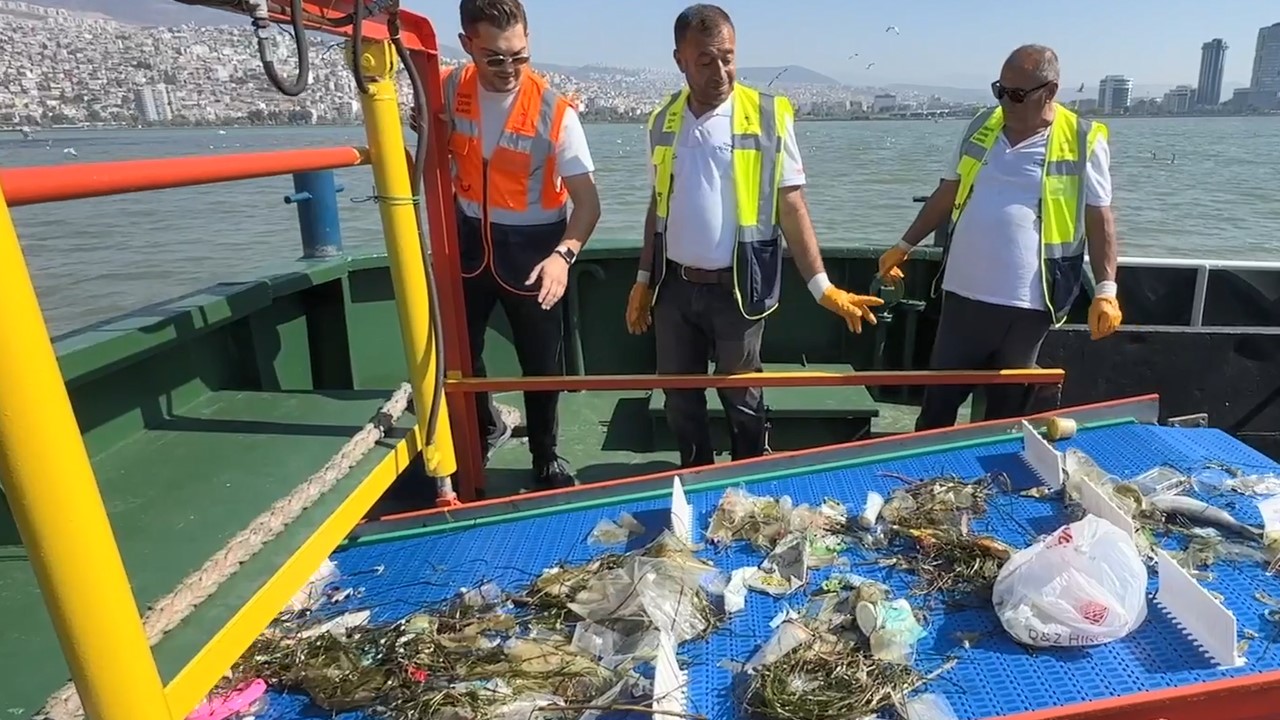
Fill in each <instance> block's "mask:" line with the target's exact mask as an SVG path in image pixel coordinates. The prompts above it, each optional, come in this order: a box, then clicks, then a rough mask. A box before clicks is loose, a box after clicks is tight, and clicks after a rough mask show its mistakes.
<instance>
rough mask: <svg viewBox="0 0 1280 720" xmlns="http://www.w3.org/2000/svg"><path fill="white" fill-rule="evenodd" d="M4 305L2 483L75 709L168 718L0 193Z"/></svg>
mask: <svg viewBox="0 0 1280 720" xmlns="http://www.w3.org/2000/svg"><path fill="white" fill-rule="evenodd" d="M0 308H3V309H4V310H3V312H4V327H3V329H0V479H2V480H3V482H4V492H5V495H6V496H7V497H8V500H9V507H10V508H11V509H12V511H13V516H14V520H15V522H16V524H17V526H18V532H19V534H20V535H21V536H22V544H23V545H25V546H26V548H27V553H28V557H29V558H30V560H31V566H32V568H33V569H34V571H35V575H36V580H37V581H38V582H39V583H40V592H41V594H42V595H43V596H44V602H45V606H46V607H47V608H48V610H49V616H50V619H52V621H53V626H54V629H55V630H56V631H57V633H58V641H59V643H60V644H61V645H62V655H63V657H65V658H66V660H67V665H68V666H69V667H70V669H71V677H72V679H73V680H74V681H75V684H76V689H77V691H78V692H79V694H80V700H81V702H82V703H83V705H84V709H85V712H86V714H87V715H88V717H90V718H93V720H169V716H170V713H169V705H168V702H167V701H166V699H165V694H164V686H163V685H162V684H161V682H160V673H159V671H157V669H156V664H155V659H154V658H153V657H152V655H151V647H150V645H149V644H148V643H147V636H146V633H145V632H144V631H143V628H142V618H141V617H139V615H138V606H137V603H136V601H135V600H134V597H133V591H132V589H131V588H130V587H129V578H128V576H127V575H126V574H125V569H124V561H123V560H122V559H121V558H120V550H119V548H118V547H117V546H116V540H115V535H114V534H113V533H112V531H111V523H110V521H109V520H108V519H107V510H106V507H105V506H104V505H103V503H102V495H101V493H100V492H99V491H98V483H97V480H96V479H95V478H94V475H93V466H92V465H90V463H89V453H88V451H87V450H85V447H84V441H83V440H82V439H81V436H80V432H79V430H78V428H79V425H78V424H77V423H76V416H75V412H74V411H73V410H72V408H71V398H70V397H69V396H68V395H67V389H66V384H65V383H64V381H63V377H62V372H61V370H60V369H59V367H58V358H57V355H56V354H55V353H54V349H53V342H52V341H51V340H50V339H49V329H48V327H47V326H46V325H45V322H44V316H43V315H42V314H41V311H40V302H39V299H38V298H37V297H36V291H35V287H34V285H32V282H31V275H30V273H29V272H28V271H27V264H26V258H25V257H24V256H23V253H22V247H21V246H20V245H19V244H18V232H17V230H16V229H15V228H14V226H13V218H12V216H11V215H10V214H9V207H8V204H7V203H6V202H5V200H4V193H3V191H2V190H0ZM73 430H74V431H75V432H74V434H73V433H72V432H71V431H73ZM51 433H55V434H56V436H55V435H51Z"/></svg>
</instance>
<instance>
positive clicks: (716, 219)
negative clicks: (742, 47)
mask: <svg viewBox="0 0 1280 720" xmlns="http://www.w3.org/2000/svg"><path fill="white" fill-rule="evenodd" d="M732 113H733V97H732V96H731V97H730V98H729V99H728V100H726V101H725V102H724V103H723V104H722V105H720V107H718V108H716V109H715V110H712V111H711V112H708V113H707V114H706V115H703V116H702V117H700V118H697V117H694V116H693V113H692V112H691V111H690V110H689V108H688V107H686V108H685V111H684V121H683V122H682V123H681V124H680V135H679V136H678V137H677V138H676V156H675V167H674V168H673V170H672V172H673V174H674V179H673V185H672V191H671V204H670V206H669V207H668V209H667V235H666V241H667V258H668V259H670V260H673V261H675V262H677V263H680V264H681V265H687V266H689V267H695V268H701V269H703V270H720V269H723V268H728V267H732V266H733V250H734V244H735V243H736V242H737V232H738V223H737V217H738V197H737V195H736V193H735V192H734V189H733V120H732V117H733V115H732ZM779 129H780V130H781V132H782V157H781V163H782V185H781V186H782V187H799V186H802V185H804V183H805V176H804V165H803V164H802V163H801V162H800V146H799V144H798V143H797V142H796V131H795V124H794V123H793V122H792V121H790V120H784V121H783V122H782V123H781V126H780V128H779ZM649 156H650V157H652V156H653V146H652V145H650V146H649ZM653 174H654V167H653V163H649V187H653Z"/></svg>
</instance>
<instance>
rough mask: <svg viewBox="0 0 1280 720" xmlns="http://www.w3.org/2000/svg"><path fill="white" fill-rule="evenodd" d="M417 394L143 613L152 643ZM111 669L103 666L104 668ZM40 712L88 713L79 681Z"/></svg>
mask: <svg viewBox="0 0 1280 720" xmlns="http://www.w3.org/2000/svg"><path fill="white" fill-rule="evenodd" d="M412 397H413V389H412V388H411V387H410V386H409V384H408V383H405V384H404V385H401V386H400V388H399V389H398V390H396V391H395V393H394V394H392V396H391V398H390V399H389V400H387V402H386V403H385V404H383V406H382V407H381V408H379V409H378V412H377V413H376V414H374V416H373V418H372V419H371V420H370V421H369V422H368V423H367V424H366V425H365V426H364V427H363V428H361V429H360V432H358V433H356V434H355V435H354V436H353V437H352V438H351V439H350V440H348V441H347V444H345V445H343V446H342V449H341V450H339V451H338V453H337V454H336V455H334V456H333V457H331V458H329V461H328V462H327V463H325V464H324V467H322V468H320V470H319V472H317V473H315V474H314V475H312V476H311V477H309V478H307V481H306V482H304V483H302V484H301V485H299V486H298V487H297V488H294V490H293V492H291V493H289V494H288V495H286V496H285V497H283V498H281V499H279V500H277V501H276V502H275V503H273V504H272V505H271V507H270V508H268V509H267V510H266V511H265V512H263V513H262V514H261V515H259V516H258V517H256V518H254V519H253V522H251V523H249V526H248V527H246V528H245V529H243V530H241V531H240V532H238V533H236V535H235V537H233V538H231V540H229V541H228V542H227V544H226V546H225V547H223V548H222V549H221V550H219V551H218V552H217V553H216V554H215V555H214V556H213V557H211V558H209V559H208V560H206V561H205V563H204V565H202V566H200V569H199V570H196V571H195V572H193V573H191V574H190V575H188V576H187V577H186V579H184V580H183V581H182V583H181V584H180V585H178V587H177V588H176V589H175V590H174V591H173V592H171V593H169V594H168V595H165V596H164V597H163V598H160V599H159V600H157V601H156V602H155V603H153V604H152V605H151V608H150V609H149V610H148V611H147V613H146V615H144V616H143V618H142V625H143V628H144V629H145V630H146V633H147V641H148V642H149V643H150V644H151V645H155V644H156V643H158V642H160V639H161V638H163V637H164V636H165V634H166V633H168V632H169V631H170V630H172V629H173V628H175V627H177V626H178V624H179V623H181V622H182V621H183V620H185V619H186V618H187V617H188V616H189V615H191V613H192V612H193V611H195V609H196V608H197V607H199V606H200V603H202V602H204V601H205V600H207V599H208V598H209V596H211V595H213V594H214V593H215V592H217V590H218V588H219V587H220V586H221V585H222V583H224V582H226V581H227V579H228V578H230V577H231V576H232V575H234V574H235V572H236V571H237V570H239V569H240V566H241V565H244V564H245V563H246V562H248V561H249V559H250V558H252V557H253V556H254V555H256V554H257V553H258V551H259V550H261V549H262V548H263V547H264V546H265V545H266V544H267V543H269V542H271V541H272V540H274V539H275V538H276V536H278V535H279V534H280V533H281V532H283V531H284V529H285V528H286V527H288V526H289V523H291V522H293V521H294V520H297V519H298V517H299V516H300V515H302V513H303V512H304V511H305V510H306V509H307V508H309V507H311V506H312V505H313V504H315V502H316V501H317V500H319V499H320V497H321V496H322V495H324V494H325V493H327V492H329V491H330V490H332V489H333V487H334V486H335V485H337V484H338V481H339V480H341V479H342V478H344V477H346V475H347V473H349V472H351V468H353V467H355V465H356V463H358V462H360V460H361V459H363V458H364V456H365V455H367V454H369V451H370V450H372V449H373V448H374V447H375V446H376V445H377V444H378V441H380V440H382V438H383V437H384V436H385V435H386V434H387V431H388V430H390V429H391V428H392V427H393V426H394V425H395V423H396V421H397V420H399V419H400V416H401V415H403V414H404V411H405V408H407V407H408V405H409V400H410V399H411V398H412ZM107 670H108V669H107V668H101V669H100V670H99V672H107ZM35 717H37V718H43V719H47V720H79V719H80V718H83V717H84V706H83V705H82V704H81V703H80V696H79V694H77V693H76V687H75V684H74V683H67V684H66V685H64V686H62V688H61V689H60V690H58V692H56V693H54V694H53V696H52V697H50V698H49V699H48V700H47V701H46V702H45V705H44V707H43V708H41V709H40V711H39V712H38V713H36V715H35Z"/></svg>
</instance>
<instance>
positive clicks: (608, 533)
mask: <svg viewBox="0 0 1280 720" xmlns="http://www.w3.org/2000/svg"><path fill="white" fill-rule="evenodd" d="M643 534H644V525H641V524H640V522H639V521H637V520H636V519H635V518H634V517H632V516H631V513H626V512H624V513H622V514H621V515H619V516H618V519H617V521H614V520H610V519H609V518H601V519H600V522H598V523H596V526H595V528H594V529H592V531H591V533H590V534H589V535H587V543H588V544H591V545H622V544H624V543H626V542H627V541H628V540H630V539H631V538H633V537H636V536H639V535H643Z"/></svg>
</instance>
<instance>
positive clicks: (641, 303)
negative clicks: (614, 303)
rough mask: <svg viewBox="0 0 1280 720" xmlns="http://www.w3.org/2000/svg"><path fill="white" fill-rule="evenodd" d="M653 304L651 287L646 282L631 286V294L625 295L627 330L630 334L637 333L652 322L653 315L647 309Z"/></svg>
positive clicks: (646, 328) (645, 328)
mask: <svg viewBox="0 0 1280 720" xmlns="http://www.w3.org/2000/svg"><path fill="white" fill-rule="evenodd" d="M652 306H653V288H651V287H649V283H647V282H638V283H636V284H635V285H632V286H631V294H630V295H628V296H627V330H628V331H629V332H630V333H631V334H632V335H639V334H641V333H643V332H644V331H646V330H648V329H649V326H650V325H652V324H653V316H652V315H650V313H649V309H650V307H652Z"/></svg>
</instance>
